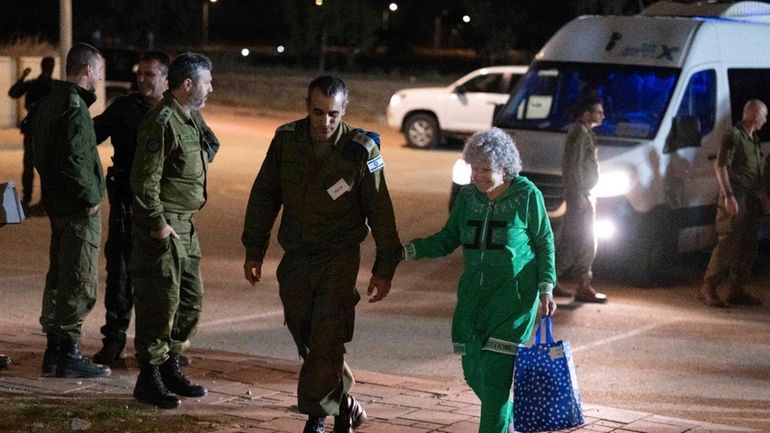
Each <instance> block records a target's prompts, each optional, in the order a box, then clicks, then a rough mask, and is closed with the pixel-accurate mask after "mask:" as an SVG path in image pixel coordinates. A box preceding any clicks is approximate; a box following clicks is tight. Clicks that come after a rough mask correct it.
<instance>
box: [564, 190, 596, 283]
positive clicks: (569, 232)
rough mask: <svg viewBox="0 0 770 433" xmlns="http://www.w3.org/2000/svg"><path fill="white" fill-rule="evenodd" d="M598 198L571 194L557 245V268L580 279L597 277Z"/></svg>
mask: <svg viewBox="0 0 770 433" xmlns="http://www.w3.org/2000/svg"><path fill="white" fill-rule="evenodd" d="M594 206H595V204H594V201H593V200H592V199H591V198H590V197H575V198H574V199H571V198H570V196H569V195H568V198H567V212H565V214H564V221H563V223H562V226H561V227H560V229H559V230H560V231H559V241H558V244H557V245H556V272H557V273H558V275H559V276H566V275H572V276H573V277H574V278H576V279H577V280H578V281H580V282H590V281H591V279H592V278H593V272H592V270H591V267H592V266H593V263H594V259H595V258H596V236H595V235H594V219H595V211H594Z"/></svg>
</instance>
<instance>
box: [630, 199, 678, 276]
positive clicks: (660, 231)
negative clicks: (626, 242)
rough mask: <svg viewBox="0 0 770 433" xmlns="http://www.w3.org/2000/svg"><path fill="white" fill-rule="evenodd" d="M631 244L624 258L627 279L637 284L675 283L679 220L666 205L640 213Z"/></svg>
mask: <svg viewBox="0 0 770 433" xmlns="http://www.w3.org/2000/svg"><path fill="white" fill-rule="evenodd" d="M636 232H637V236H636V241H635V242H634V245H632V246H631V248H629V249H628V251H629V253H628V255H627V257H626V263H627V268H626V269H627V271H628V274H627V276H628V280H629V282H630V283H631V284H632V285H634V286H636V287H657V286H665V285H669V284H671V283H673V282H674V280H675V278H674V271H675V266H674V265H675V263H676V258H677V244H678V240H679V223H678V221H677V220H676V217H675V216H674V213H673V212H672V211H671V209H669V208H664V207H660V208H656V209H654V210H652V211H651V212H650V213H649V214H647V215H643V216H640V220H639V225H638V228H637V231H636Z"/></svg>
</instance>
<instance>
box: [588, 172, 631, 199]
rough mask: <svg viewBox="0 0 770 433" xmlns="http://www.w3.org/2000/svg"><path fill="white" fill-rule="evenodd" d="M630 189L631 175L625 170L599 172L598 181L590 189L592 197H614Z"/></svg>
mask: <svg viewBox="0 0 770 433" xmlns="http://www.w3.org/2000/svg"><path fill="white" fill-rule="evenodd" d="M630 190H631V175H630V174H629V173H628V172H626V171H611V172H608V173H599V181H598V182H597V183H596V186H594V187H593V189H591V195H592V196H594V197H615V196H618V195H623V194H625V193H627V192H628V191H630Z"/></svg>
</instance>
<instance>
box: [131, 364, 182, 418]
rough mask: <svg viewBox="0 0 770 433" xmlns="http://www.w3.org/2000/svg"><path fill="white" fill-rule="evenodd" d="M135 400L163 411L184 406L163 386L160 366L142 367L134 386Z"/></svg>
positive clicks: (145, 365) (146, 365) (143, 365)
mask: <svg viewBox="0 0 770 433" xmlns="http://www.w3.org/2000/svg"><path fill="white" fill-rule="evenodd" d="M134 398H135V399H137V400H139V401H141V402H142V403H147V404H151V405H153V406H157V407H159V408H161V409H176V408H178V407H179V406H180V405H181V404H182V402H181V401H180V400H179V398H177V396H175V395H174V394H171V393H170V392H169V391H168V389H167V388H166V385H164V384H163V380H162V379H161V378H160V369H159V368H158V366H157V365H151V364H142V365H141V366H140V368H139V377H138V378H136V385H135V386H134Z"/></svg>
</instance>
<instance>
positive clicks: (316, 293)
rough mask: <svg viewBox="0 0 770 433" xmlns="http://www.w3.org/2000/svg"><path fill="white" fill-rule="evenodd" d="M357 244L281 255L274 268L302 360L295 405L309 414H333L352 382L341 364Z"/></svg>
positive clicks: (350, 318) (354, 296)
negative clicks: (312, 252) (309, 252)
mask: <svg viewBox="0 0 770 433" xmlns="http://www.w3.org/2000/svg"><path fill="white" fill-rule="evenodd" d="M359 262H360V255H359V248H358V245H355V246H354V247H350V248H347V249H344V250H342V251H340V250H337V251H324V252H320V253H317V254H306V253H286V255H284V257H283V259H282V260H281V264H280V265H279V266H278V271H277V276H278V283H279V285H280V295H281V301H282V302H283V308H284V316H285V319H286V325H287V326H288V328H289V331H290V332H291V335H292V337H293V338H294V342H295V344H296V345H297V349H298V350H299V355H300V356H301V357H302V359H303V361H304V362H303V363H302V368H301V369H300V373H299V383H298V385H297V398H298V404H297V407H298V409H299V411H300V412H301V413H304V414H307V415H312V416H326V415H337V414H338V413H339V406H340V402H341V400H342V396H343V395H347V394H348V393H349V392H350V388H351V387H352V386H353V384H354V383H355V380H354V379H353V374H352V372H351V371H350V368H349V367H348V365H347V364H346V363H345V359H344V354H345V343H346V342H348V341H350V340H351V339H352V338H353V327H354V322H355V305H356V303H357V302H358V300H359V299H360V297H359V295H358V292H357V291H356V287H355V285H356V277H357V276H358V266H359Z"/></svg>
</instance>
